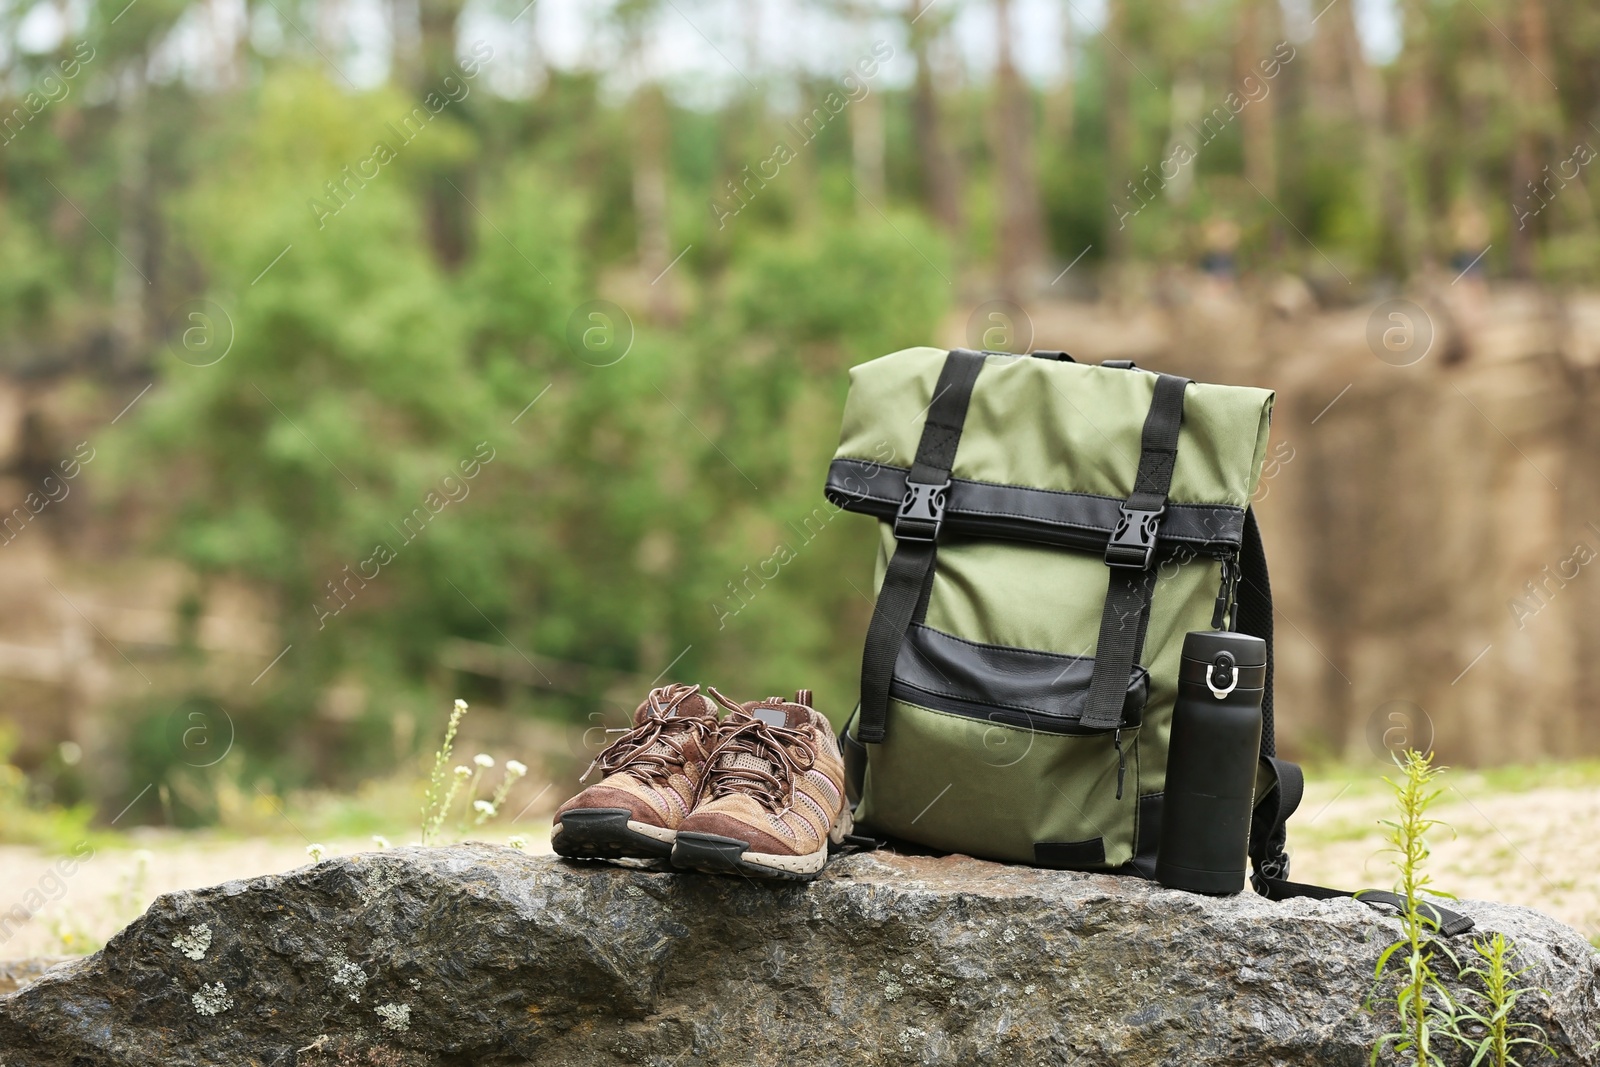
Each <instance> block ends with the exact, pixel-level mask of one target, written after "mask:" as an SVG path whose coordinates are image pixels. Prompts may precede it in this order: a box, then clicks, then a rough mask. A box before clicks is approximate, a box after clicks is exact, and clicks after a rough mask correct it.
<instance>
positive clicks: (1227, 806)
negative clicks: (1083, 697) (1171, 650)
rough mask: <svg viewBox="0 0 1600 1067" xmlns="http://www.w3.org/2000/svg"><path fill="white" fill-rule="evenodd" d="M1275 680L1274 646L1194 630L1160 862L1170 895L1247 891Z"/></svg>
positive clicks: (1182, 676) (1182, 682)
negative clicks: (1270, 660) (1268, 695)
mask: <svg viewBox="0 0 1600 1067" xmlns="http://www.w3.org/2000/svg"><path fill="white" fill-rule="evenodd" d="M1266 676H1267V643H1266V642H1265V641H1263V640H1261V638H1259V637H1251V636H1250V635H1249V634H1241V633H1233V632H1230V631H1226V630H1194V631H1191V632H1190V633H1189V634H1188V635H1186V636H1185V637H1184V639H1183V662H1182V665H1181V666H1180V668H1179V670H1178V702H1177V705H1176V706H1175V707H1174V708H1173V711H1172V740H1171V745H1170V747H1169V749H1168V752H1167V788H1166V799H1165V800H1164V801H1163V803H1162V807H1161V843H1160V847H1159V851H1158V852H1157V853H1156V878H1157V880H1159V881H1160V882H1161V884H1162V885H1164V886H1168V887H1170V888H1173V889H1187V890H1188V891H1189V892H1191V893H1217V894H1225V893H1237V892H1239V891H1240V890H1242V889H1244V878H1245V866H1246V864H1247V863H1248V862H1249V850H1250V812H1251V808H1252V806H1253V804H1254V802H1255V784H1256V764H1257V762H1258V761H1259V759H1260V756H1261V695H1262V693H1263V692H1264V690H1265V686H1266Z"/></svg>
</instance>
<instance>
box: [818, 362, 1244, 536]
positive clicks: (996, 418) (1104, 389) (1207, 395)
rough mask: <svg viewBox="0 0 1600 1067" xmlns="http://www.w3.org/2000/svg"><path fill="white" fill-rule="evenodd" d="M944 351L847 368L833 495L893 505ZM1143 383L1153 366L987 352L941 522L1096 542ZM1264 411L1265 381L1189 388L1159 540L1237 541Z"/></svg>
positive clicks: (1111, 516)
mask: <svg viewBox="0 0 1600 1067" xmlns="http://www.w3.org/2000/svg"><path fill="white" fill-rule="evenodd" d="M947 354H948V353H946V352H945V350H943V349H938V348H908V349H905V350H903V351H900V352H896V353H894V354H892V355H888V356H883V357H881V358H879V359H875V360H872V361H870V362H868V363H862V364H859V365H858V366H855V367H852V368H851V369H850V393H849V396H848V398H847V399H846V401H845V409H844V425H843V429H842V431H841V433H840V438H839V448H838V450H837V451H836V452H835V453H834V460H833V464H832V465H831V467H830V469H829V477H828V487H827V493H828V496H829V498H830V499H831V500H832V501H833V502H834V503H835V504H837V505H838V506H840V507H843V508H845V509H846V510H849V511H859V512H862V513H865V514H869V515H877V516H878V517H880V518H882V517H885V512H884V508H885V505H886V504H892V506H894V507H896V508H898V507H899V505H900V503H901V500H902V498H903V497H904V496H905V472H906V471H908V470H909V469H910V467H911V466H912V462H913V460H914V458H915V456H916V454H917V445H918V442H919V440H920V438H921V434H922V428H923V422H924V419H925V418H926V415H927V411H928V408H929V406H930V404H931V403H932V401H933V399H934V392H935V388H934V387H935V383H936V382H937V381H938V379H939V374H940V370H941V368H942V367H943V365H944V362H945V359H946V356H947ZM1154 390H1155V375H1153V374H1148V373H1144V372H1142V371H1137V370H1135V371H1129V370H1124V369H1122V368H1119V367H1098V366H1092V365H1089V364H1083V363H1067V362H1060V361H1056V360H1051V359H1037V358H1032V357H1028V356H1008V355H1003V354H998V353H996V354H988V355H987V356H986V358H985V359H984V362H983V369H982V372H981V373H980V374H979V375H978V377H977V380H976V382H974V384H973V387H972V396H971V399H970V400H969V401H968V406H967V412H966V424H965V427H964V430H963V432H962V435H961V441H960V445H959V447H958V448H957V450H956V454H955V463H954V465H953V466H952V467H951V471H950V473H951V484H950V488H949V490H948V497H947V504H946V514H947V517H948V519H947V521H948V522H949V523H950V528H951V530H952V532H955V531H957V530H959V529H961V528H962V527H964V526H965V527H968V528H972V527H974V526H975V525H976V524H983V523H984V522H985V520H987V528H986V529H976V528H973V529H972V532H974V533H979V534H986V535H988V536H1011V537H1016V538H1018V539H1023V540H1029V539H1037V540H1040V541H1042V542H1044V543H1047V544H1049V543H1061V542H1057V541H1055V540H1053V538H1052V537H1051V536H1050V533H1049V531H1061V532H1062V533H1061V534H1060V535H1058V536H1069V535H1067V534H1066V533H1065V532H1066V531H1069V530H1077V531H1082V532H1085V533H1088V534H1094V535H1097V536H1098V537H1099V538H1100V544H1101V547H1102V548H1103V547H1104V544H1105V540H1106V538H1108V537H1109V536H1110V534H1111V532H1112V530H1113V529H1114V528H1115V526H1116V524H1117V520H1118V515H1119V509H1120V508H1121V506H1122V504H1123V502H1124V501H1125V500H1126V499H1127V498H1128V497H1129V495H1130V494H1131V493H1132V492H1133V488H1134V478H1135V475H1136V473H1137V471H1138V463H1139V453H1140V435H1141V432H1142V430H1143V427H1144V422H1145V416H1146V413H1147V412H1148V411H1149V409H1150V401H1151V399H1152V396H1153V394H1154ZM1271 412H1272V393H1271V392H1270V391H1269V390H1266V389H1255V388H1250V387H1246V386H1233V385H1209V384H1206V383H1203V382H1194V383H1191V384H1190V386H1189V388H1188V389H1187V391H1186V392H1185V394H1184V404H1183V426H1182V429H1181V431H1180V434H1179V438H1178V451H1177V458H1176V461H1175V463H1174V466H1173V470H1172V484H1171V488H1170V489H1169V491H1168V493H1167V500H1168V515H1167V517H1166V519H1165V520H1164V521H1163V523H1162V525H1161V528H1160V531H1159V534H1158V537H1159V539H1160V541H1161V543H1162V544H1163V545H1166V544H1169V543H1170V544H1173V545H1177V544H1190V545H1193V546H1195V547H1199V546H1201V545H1209V544H1211V543H1213V542H1215V543H1216V544H1217V546H1218V547H1219V548H1220V547H1221V546H1222V545H1231V546H1232V547H1233V548H1234V549H1237V548H1238V545H1239V542H1240V538H1241V537H1242V535H1243V530H1244V510H1245V507H1246V506H1247V505H1248V504H1249V502H1250V498H1251V496H1252V495H1253V494H1254V492H1255V489H1256V484H1257V482H1258V481H1259V479H1260V477H1261V466H1262V463H1263V461H1264V460H1265V457H1266V451H1267V435H1268V430H1269V424H1270V419H1271ZM1074 498H1076V499H1074ZM1002 530H1006V531H1012V532H1010V533H1007V534H1001V533H1000V531H1002ZM1084 547H1085V548H1086V550H1087V545H1085V546H1084Z"/></svg>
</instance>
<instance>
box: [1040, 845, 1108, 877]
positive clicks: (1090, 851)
mask: <svg viewBox="0 0 1600 1067" xmlns="http://www.w3.org/2000/svg"><path fill="white" fill-rule="evenodd" d="M1033 862H1034V863H1036V864H1038V865H1039V866H1040V867H1060V868H1063V869H1067V870H1071V869H1074V868H1078V867H1099V866H1102V865H1103V864H1104V863H1105V862H1106V843H1105V840H1104V839H1103V838H1099V837H1091V838H1090V839H1089V840H1087V841H1038V842H1035V843H1034V846H1033Z"/></svg>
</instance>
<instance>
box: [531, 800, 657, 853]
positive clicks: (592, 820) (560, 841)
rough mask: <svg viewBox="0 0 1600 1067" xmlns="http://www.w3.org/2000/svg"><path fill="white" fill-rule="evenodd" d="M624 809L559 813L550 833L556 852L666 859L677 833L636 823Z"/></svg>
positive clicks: (594, 809)
mask: <svg viewBox="0 0 1600 1067" xmlns="http://www.w3.org/2000/svg"><path fill="white" fill-rule="evenodd" d="M631 814H632V813H631V812H629V811H628V809H627V808H574V809H573V810H572V811H567V812H562V814H561V821H560V822H559V823H557V824H556V827H555V832H554V833H552V834H551V835H550V847H551V848H552V849H554V850H555V853H556V855H558V856H566V857H567V858H568V859H579V860H616V859H629V858H633V859H665V858H667V857H668V856H671V855H672V849H673V845H674V844H675V843H676V839H677V836H678V835H677V833H676V832H675V831H672V830H667V829H663V828H662V827H659V826H651V825H649V824H648V823H641V822H635V821H634V820H633V819H632V818H630V816H631Z"/></svg>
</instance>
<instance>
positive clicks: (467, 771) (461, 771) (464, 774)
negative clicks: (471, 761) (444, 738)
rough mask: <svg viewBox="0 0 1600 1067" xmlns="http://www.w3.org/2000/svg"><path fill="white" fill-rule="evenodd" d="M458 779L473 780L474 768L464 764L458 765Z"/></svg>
mask: <svg viewBox="0 0 1600 1067" xmlns="http://www.w3.org/2000/svg"><path fill="white" fill-rule="evenodd" d="M456 777H457V778H461V779H463V780H464V779H467V778H471V777H472V768H471V767H468V766H465V765H463V764H457V765H456Z"/></svg>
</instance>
